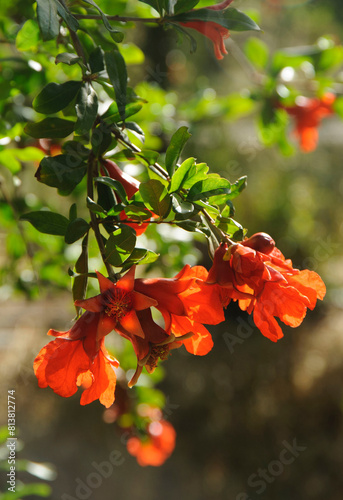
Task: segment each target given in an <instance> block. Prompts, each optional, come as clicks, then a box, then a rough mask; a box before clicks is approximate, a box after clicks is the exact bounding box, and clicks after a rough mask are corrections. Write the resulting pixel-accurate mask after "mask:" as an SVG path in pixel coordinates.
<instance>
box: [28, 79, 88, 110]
mask: <svg viewBox="0 0 343 500" xmlns="http://www.w3.org/2000/svg"><path fill="white" fill-rule="evenodd" d="M81 85H82V82H77V81H73V80H71V81H69V82H65V83H61V84H60V83H48V85H46V86H45V87H44V88H43V89H42V90H41V91H40V93H39V94H38V95H37V97H35V99H34V100H33V103H32V107H33V109H35V110H36V111H37V112H38V113H46V114H50V113H57V112H58V111H61V110H62V109H64V108H66V107H67V106H68V104H69V103H70V102H71V101H72V100H73V99H74V97H75V96H76V94H77V93H78V92H79V90H80V88H81Z"/></svg>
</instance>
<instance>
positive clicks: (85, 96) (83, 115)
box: [75, 83, 98, 135]
mask: <svg viewBox="0 0 343 500" xmlns="http://www.w3.org/2000/svg"><path fill="white" fill-rule="evenodd" d="M75 109H76V115H77V122H76V125H75V132H76V133H78V134H80V135H83V134H86V133H87V132H89V131H90V129H91V128H92V126H93V124H94V122H95V119H96V117H97V113H98V96H97V94H96V92H95V90H94V89H93V87H92V86H91V85H90V84H89V83H85V84H84V85H83V86H82V87H81V90H80V92H79V95H78V97H77V102H76V106H75Z"/></svg>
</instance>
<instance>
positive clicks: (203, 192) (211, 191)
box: [187, 174, 231, 201]
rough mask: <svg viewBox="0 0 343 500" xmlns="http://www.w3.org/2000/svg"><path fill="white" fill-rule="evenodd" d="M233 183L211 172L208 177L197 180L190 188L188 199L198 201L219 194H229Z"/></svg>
mask: <svg viewBox="0 0 343 500" xmlns="http://www.w3.org/2000/svg"><path fill="white" fill-rule="evenodd" d="M230 189H231V183H230V182H229V181H228V180H227V179H223V178H222V177H219V175H217V174H210V175H209V176H208V178H207V179H205V180H202V181H198V182H196V183H195V184H194V185H193V186H192V187H191V189H190V190H189V193H188V196H187V200H190V201H197V200H204V199H206V198H210V197H211V196H215V195H218V194H225V193H226V194H229V193H230Z"/></svg>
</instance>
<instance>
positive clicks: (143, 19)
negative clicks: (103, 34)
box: [73, 14, 162, 24]
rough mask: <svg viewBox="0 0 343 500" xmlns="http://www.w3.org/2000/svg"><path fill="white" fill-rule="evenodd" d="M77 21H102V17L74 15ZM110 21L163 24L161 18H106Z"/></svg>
mask: <svg viewBox="0 0 343 500" xmlns="http://www.w3.org/2000/svg"><path fill="white" fill-rule="evenodd" d="M73 16H74V17H75V18H76V19H96V20H99V21H101V20H102V17H101V16H99V15H97V14H73ZM106 18H107V19H108V20H109V21H118V22H123V23H129V22H131V21H132V22H142V23H156V24H160V23H161V22H162V18H161V17H130V16H106Z"/></svg>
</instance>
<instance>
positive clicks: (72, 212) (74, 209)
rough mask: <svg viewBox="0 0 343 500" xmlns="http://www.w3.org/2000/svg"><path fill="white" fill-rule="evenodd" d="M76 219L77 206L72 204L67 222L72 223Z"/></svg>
mask: <svg viewBox="0 0 343 500" xmlns="http://www.w3.org/2000/svg"><path fill="white" fill-rule="evenodd" d="M76 217H77V205H76V203H73V204H72V205H71V206H70V208H69V220H70V222H72V221H73V220H75V219H76Z"/></svg>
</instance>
